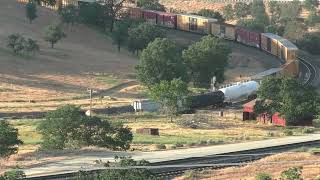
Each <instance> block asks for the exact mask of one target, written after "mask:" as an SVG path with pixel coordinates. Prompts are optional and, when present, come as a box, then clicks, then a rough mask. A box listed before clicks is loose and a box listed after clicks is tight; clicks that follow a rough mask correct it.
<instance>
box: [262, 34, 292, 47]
mask: <svg viewBox="0 0 320 180" xmlns="http://www.w3.org/2000/svg"><path fill="white" fill-rule="evenodd" d="M261 35H263V36H266V37H268V38H271V39H275V40H278V42H279V43H281V44H282V45H283V46H284V47H286V48H288V49H290V50H298V47H297V46H296V45H295V44H293V43H292V42H290V41H289V40H287V39H285V38H283V37H281V36H278V35H276V34H272V33H261Z"/></svg>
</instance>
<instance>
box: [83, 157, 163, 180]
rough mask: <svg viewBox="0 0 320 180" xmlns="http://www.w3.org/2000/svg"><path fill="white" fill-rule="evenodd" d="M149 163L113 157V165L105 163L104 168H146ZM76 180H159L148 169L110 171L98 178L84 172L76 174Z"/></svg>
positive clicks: (105, 171)
mask: <svg viewBox="0 0 320 180" xmlns="http://www.w3.org/2000/svg"><path fill="white" fill-rule="evenodd" d="M148 165H150V163H149V162H148V161H145V160H141V161H135V160H133V159H131V158H127V157H115V163H114V164H112V165H111V164H110V163H105V164H104V166H107V167H115V168H116V167H120V168H121V167H130V166H148ZM78 179H83V180H85V179H97V180H122V179H128V180H129V179H130V180H140V179H148V180H156V179H159V178H157V177H155V175H154V174H153V173H152V172H151V171H150V170H148V169H142V168H137V169H110V170H104V171H102V172H101V173H100V174H99V176H95V175H91V174H88V173H86V172H82V171H80V172H79V173H78Z"/></svg>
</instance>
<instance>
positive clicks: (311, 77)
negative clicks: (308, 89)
mask: <svg viewBox="0 0 320 180" xmlns="http://www.w3.org/2000/svg"><path fill="white" fill-rule="evenodd" d="M298 59H299V61H300V62H301V63H302V64H303V65H304V66H305V67H306V68H307V71H308V73H309V77H308V78H307V80H306V81H305V82H304V84H306V85H311V84H312V82H313V81H314V80H315V79H316V77H317V75H318V72H317V68H316V67H315V66H314V65H313V64H311V63H310V62H309V61H307V60H306V59H307V58H306V57H304V56H301V55H300V56H298Z"/></svg>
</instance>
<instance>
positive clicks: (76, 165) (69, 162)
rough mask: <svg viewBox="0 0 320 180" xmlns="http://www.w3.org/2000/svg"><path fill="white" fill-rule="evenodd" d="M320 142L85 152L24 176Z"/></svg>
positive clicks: (37, 167) (298, 139) (313, 137)
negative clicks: (120, 161) (129, 160)
mask: <svg viewBox="0 0 320 180" xmlns="http://www.w3.org/2000/svg"><path fill="white" fill-rule="evenodd" d="M314 140H320V134H313V135H306V136H294V137H284V138H277V139H270V140H263V141H252V142H246V143H237V144H227V145H217V146H208V147H199V148H190V149H177V150H169V151H157V152H111V151H100V152H99V151H95V152H84V153H81V154H79V155H74V156H70V157H68V158H66V159H64V160H60V161H57V162H48V163H42V164H40V165H35V166H33V167H32V168H29V169H25V170H24V171H25V173H26V174H27V175H28V176H36V175H44V174H55V173H61V172H72V171H78V170H81V169H86V170H89V169H95V168H99V167H101V166H100V165H96V164H95V162H94V161H96V160H102V161H104V162H106V161H112V160H113V157H114V156H115V155H118V156H131V157H133V158H134V159H136V160H141V159H145V160H148V161H150V162H161V161H168V160H176V159H183V158H190V157H201V156H208V155H216V154H221V153H228V152H237V151H244V150H250V149H256V148H265V147H272V146H279V145H285V144H292V143H299V142H307V141H314Z"/></svg>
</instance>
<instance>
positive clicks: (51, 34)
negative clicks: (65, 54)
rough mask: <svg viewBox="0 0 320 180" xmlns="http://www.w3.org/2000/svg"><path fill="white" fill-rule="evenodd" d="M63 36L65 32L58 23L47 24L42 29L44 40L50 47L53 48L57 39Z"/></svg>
mask: <svg viewBox="0 0 320 180" xmlns="http://www.w3.org/2000/svg"><path fill="white" fill-rule="evenodd" d="M65 37H66V34H65V33H64V32H63V31H62V28H61V27H60V26H58V25H49V26H47V27H46V28H45V29H44V40H45V41H48V42H49V43H50V44H51V48H53V47H54V45H55V44H56V43H57V42H58V41H59V40H61V39H62V38H65Z"/></svg>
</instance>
